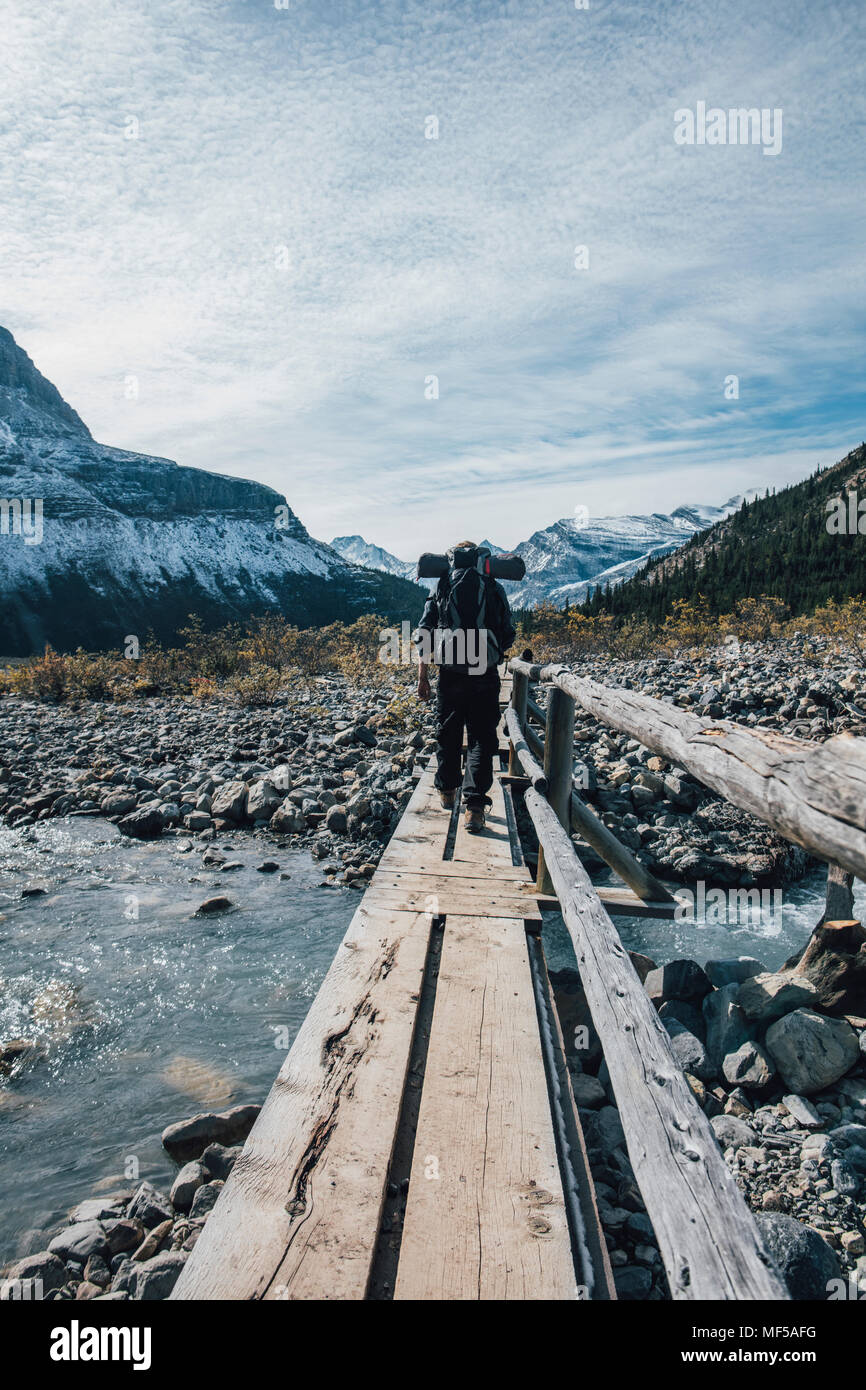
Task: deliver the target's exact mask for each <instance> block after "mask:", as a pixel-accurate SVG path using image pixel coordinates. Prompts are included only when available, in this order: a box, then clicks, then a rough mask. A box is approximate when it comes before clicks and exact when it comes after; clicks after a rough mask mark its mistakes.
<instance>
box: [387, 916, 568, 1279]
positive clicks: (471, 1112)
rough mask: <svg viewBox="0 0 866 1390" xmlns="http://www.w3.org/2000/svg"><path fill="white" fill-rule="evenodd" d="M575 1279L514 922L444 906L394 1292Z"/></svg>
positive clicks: (521, 944)
mask: <svg viewBox="0 0 866 1390" xmlns="http://www.w3.org/2000/svg"><path fill="white" fill-rule="evenodd" d="M433 1172H437V1173H438V1177H433V1176H431V1173H433ZM576 1292H577V1290H576V1278H575V1271H574V1264H573V1260H572V1254H571V1243H570V1239H569V1234H568V1226H567V1222H566V1216H565V1205H564V1200H563V1193H562V1181H561V1177H560V1173H559V1164H558V1161H557V1156H556V1145H555V1140H554V1136H553V1129H552V1122H551V1117H550V1107H549V1102H548V1097H547V1084H546V1079H545V1075H544V1064H543V1060H542V1056H541V1049H540V1044H539V1040H538V1025H537V1019H536V1012H535V1002H534V998H533V993H532V981H531V976H530V972H529V962H528V959H527V948H526V940H525V936H524V933H523V931H522V929H521V927H520V925H519V924H518V923H516V922H513V921H504V920H496V919H492V918H489V919H487V920H486V921H484V922H482V923H480V922H479V921H478V920H477V919H475V918H472V919H470V920H466V919H463V918H459V917H449V918H448V920H447V922H446V925H445V937H444V942H443V948H442V961H441V965H440V971H439V981H438V985H437V992H436V1010H435V1014H434V1018H433V1029H432V1032H431V1037H430V1046H429V1051H428V1055H427V1069H426V1074H425V1079H424V1089H423V1092H422V1097H421V1112H420V1116H419V1121H418V1131H417V1136H416V1144H415V1156H414V1161H413V1166H412V1175H411V1178H410V1184H409V1193H408V1199H407V1206H406V1217H405V1221H404V1226H403V1239H402V1245H401V1249H400V1263H399V1269H398V1275H397V1284H396V1289H395V1298H398V1299H424V1300H436V1299H453V1300H467V1299H469V1300H476V1299H482V1300H486V1299H508V1300H512V1299H516V1300H522V1301H526V1300H536V1299H569V1298H574V1297H576Z"/></svg>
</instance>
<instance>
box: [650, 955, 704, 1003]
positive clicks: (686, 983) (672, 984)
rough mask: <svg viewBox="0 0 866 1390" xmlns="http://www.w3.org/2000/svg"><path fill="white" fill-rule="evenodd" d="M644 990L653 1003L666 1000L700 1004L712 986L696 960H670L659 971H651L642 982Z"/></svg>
mask: <svg viewBox="0 0 866 1390" xmlns="http://www.w3.org/2000/svg"><path fill="white" fill-rule="evenodd" d="M644 988H645V990H646V992H647V994H648V995H649V996H650V998H651V999H652V1000H653V1002H654V1003H656V1004H662V1003H664V1002H665V1001H666V1000H668V999H685V1000H696V1001H698V1002H700V1000H701V999H703V997H704V995H705V994H709V992H710V990H711V989H712V985H711V984H710V982H709V980H708V979H707V976H706V973H705V972H704V971H703V970H702V969H701V967H700V966H699V965H698V963H697V961H696V960H672V961H670V962H669V963H668V964H667V965H663V966H661V968H659V969H656V970H651V971H650V973H649V974H648V975H647V977H646V980H645V981H644Z"/></svg>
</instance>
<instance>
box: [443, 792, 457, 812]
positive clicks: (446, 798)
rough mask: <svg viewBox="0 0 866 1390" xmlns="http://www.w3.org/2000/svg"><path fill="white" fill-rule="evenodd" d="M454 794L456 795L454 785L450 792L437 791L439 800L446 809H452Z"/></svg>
mask: <svg viewBox="0 0 866 1390" xmlns="http://www.w3.org/2000/svg"><path fill="white" fill-rule="evenodd" d="M456 796H457V788H456V787H455V788H454V790H453V791H450V792H443V791H440V792H439V800H440V802H441V803H442V805H443V807H444V808H445V810H446V811H453V810H454V800H455V797H456Z"/></svg>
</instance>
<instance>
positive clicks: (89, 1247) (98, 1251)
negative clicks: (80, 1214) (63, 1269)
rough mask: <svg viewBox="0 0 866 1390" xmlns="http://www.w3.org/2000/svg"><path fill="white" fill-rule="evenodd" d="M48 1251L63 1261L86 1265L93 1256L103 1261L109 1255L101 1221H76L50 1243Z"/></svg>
mask: <svg viewBox="0 0 866 1390" xmlns="http://www.w3.org/2000/svg"><path fill="white" fill-rule="evenodd" d="M48 1250H49V1253H50V1254H52V1255H57V1256H59V1258H60V1259H61V1260H76V1261H79V1262H80V1263H81V1264H86V1263H87V1261H88V1260H89V1259H90V1256H91V1255H100V1256H101V1257H102V1258H103V1259H104V1258H105V1257H106V1256H107V1255H108V1254H109V1250H108V1238H107V1236H106V1234H105V1229H104V1227H103V1226H102V1224H101V1222H99V1221H76V1222H75V1223H74V1225H72V1226H67V1227H66V1229H65V1230H63V1231H61V1232H60V1234H59V1235H56V1236H55V1237H54V1239H53V1240H51V1241H49V1242H48Z"/></svg>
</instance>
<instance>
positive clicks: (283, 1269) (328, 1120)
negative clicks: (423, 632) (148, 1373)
mask: <svg viewBox="0 0 866 1390" xmlns="http://www.w3.org/2000/svg"><path fill="white" fill-rule="evenodd" d="M429 935H430V918H429V917H428V916H426V915H424V914H421V913H409V912H382V911H376V910H373V909H371V907H370V904H369V901H368V899H367V898H366V897H365V898H364V900H363V901H362V903H361V905H360V906H359V908H358V910H357V912H356V913H355V916H354V917H353V919H352V922H351V924H350V926H349V930H348V931H347V933H346V936H345V938H344V939H343V942H342V944H341V945H340V947H339V948H338V950H337V954H336V956H335V958H334V961H333V964H332V965H331V968H330V970H329V971H328V973H327V975H326V977H325V979H324V981H323V983H322V986H321V989H320V990H319V992H318V994H317V995H316V998H315V999H314V1001H313V1003H312V1005H311V1007H310V1011H309V1013H308V1014H307V1017H306V1019H305V1020H304V1022H303V1024H302V1026H301V1029H300V1032H299V1033H298V1036H297V1037H296V1039H295V1041H294V1044H293V1045H292V1048H291V1051H290V1052H289V1054H288V1056H287V1057H286V1060H285V1062H284V1063H283V1066H282V1067H281V1069H280V1073H279V1076H278V1077H277V1079H276V1081H275V1083H274V1085H273V1087H272V1088H271V1091H270V1092H269V1094H268V1097H267V1100H266V1101H265V1104H264V1106H263V1108H262V1111H261V1114H260V1115H259V1118H258V1120H257V1121H256V1123H255V1125H254V1127H253V1129H252V1132H251V1134H250V1136H249V1138H248V1139H247V1142H246V1144H245V1145H244V1150H243V1153H242V1154H241V1156H240V1158H239V1159H238V1161H237V1163H236V1164H235V1166H234V1168H233V1170H232V1172H231V1175H230V1177H229V1179H228V1181H227V1182H226V1185H225V1187H224V1189H223V1191H222V1193H221V1194H220V1198H219V1201H218V1202H217V1204H216V1207H215V1208H214V1210H213V1212H212V1213H211V1215H210V1217H209V1219H208V1222H207V1225H206V1226H205V1228H204V1231H203V1233H202V1235H201V1237H200V1239H199V1240H198V1242H197V1244H196V1246H195V1249H194V1250H193V1251H192V1254H191V1255H190V1258H189V1260H188V1261H187V1264H186V1265H185V1267H184V1270H183V1272H182V1274H181V1277H180V1279H179V1280H178V1283H177V1285H176V1286H175V1289H174V1292H173V1293H172V1295H171V1296H172V1298H174V1299H272V1298H290V1299H362V1298H363V1297H364V1294H365V1291H366V1287H367V1280H368V1277H369V1273H370V1265H371V1259H372V1255H373V1251H374V1248H375V1244H376V1240H377V1236H378V1226H379V1217H380V1212H381V1207H382V1198H383V1194H384V1188H385V1183H386V1181H387V1174H388V1163H389V1160H390V1155H391V1149H392V1146H393V1142H394V1136H395V1131H396V1126H397V1119H398V1116H399V1111H400V1103H401V1098H402V1093H403V1085H404V1080H405V1075H406V1068H407V1062H408V1057H409V1049H410V1045H411V1039H412V1029H413V1026H414V1020H415V1010H416V1005H417V1000H418V994H419V991H420V988H421V982H422V977H423V971H424V962H425V958H426V952H427V945H428V941H429Z"/></svg>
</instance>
